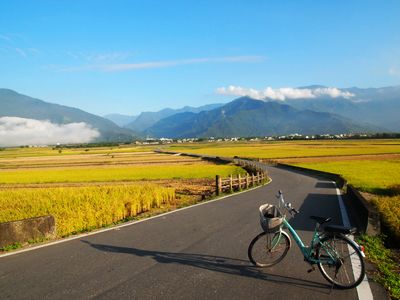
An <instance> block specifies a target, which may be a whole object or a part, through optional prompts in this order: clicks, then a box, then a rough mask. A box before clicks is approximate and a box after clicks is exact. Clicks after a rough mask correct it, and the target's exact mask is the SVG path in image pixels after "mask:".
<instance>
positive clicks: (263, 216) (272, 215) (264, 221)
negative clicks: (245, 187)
mask: <svg viewBox="0 0 400 300" xmlns="http://www.w3.org/2000/svg"><path fill="white" fill-rule="evenodd" d="M259 210H260V224H261V227H262V229H263V230H264V231H265V232H276V231H279V228H280V227H281V226H282V222H283V216H282V214H281V212H280V211H279V209H278V208H277V207H276V206H275V205H271V204H268V203H267V204H264V205H261V206H260V209H259Z"/></svg>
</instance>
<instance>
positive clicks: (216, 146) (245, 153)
mask: <svg viewBox="0 0 400 300" xmlns="http://www.w3.org/2000/svg"><path fill="white" fill-rule="evenodd" d="M168 149H169V150H171V151H182V152H188V153H196V154H208V155H215V156H231V157H233V156H240V157H249V158H266V159H276V158H291V157H318V156H346V155H367V154H397V153H400V140H328V141H285V142H279V141H272V142H234V143H216V142H215V143H199V144H190V145H172V146H169V147H168Z"/></svg>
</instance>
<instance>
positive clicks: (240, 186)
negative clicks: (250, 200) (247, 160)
mask: <svg viewBox="0 0 400 300" xmlns="http://www.w3.org/2000/svg"><path fill="white" fill-rule="evenodd" d="M238 184H239V191H241V190H242V178H241V177H240V174H238Z"/></svg>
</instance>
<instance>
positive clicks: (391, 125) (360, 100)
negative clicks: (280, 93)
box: [281, 86, 400, 132]
mask: <svg viewBox="0 0 400 300" xmlns="http://www.w3.org/2000/svg"><path fill="white" fill-rule="evenodd" d="M318 87H322V86H318ZM304 88H310V87H304ZM341 90H342V91H347V92H350V93H352V94H353V95H354V96H353V97H351V98H343V97H338V98H330V97H317V98H305V99H292V100H285V101H284V102H281V103H285V104H288V105H290V106H292V107H295V108H297V109H300V110H304V109H310V110H313V111H318V112H329V113H335V114H339V115H342V116H344V117H347V118H349V119H351V120H353V121H355V122H368V123H370V124H374V125H376V126H379V127H381V128H384V129H386V131H394V132H400V117H399V112H400V86H394V87H382V88H367V89H360V88H356V87H353V88H347V89H341Z"/></svg>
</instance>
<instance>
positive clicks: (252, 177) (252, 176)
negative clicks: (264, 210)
mask: <svg viewBox="0 0 400 300" xmlns="http://www.w3.org/2000/svg"><path fill="white" fill-rule="evenodd" d="M251 186H254V173H251Z"/></svg>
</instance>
